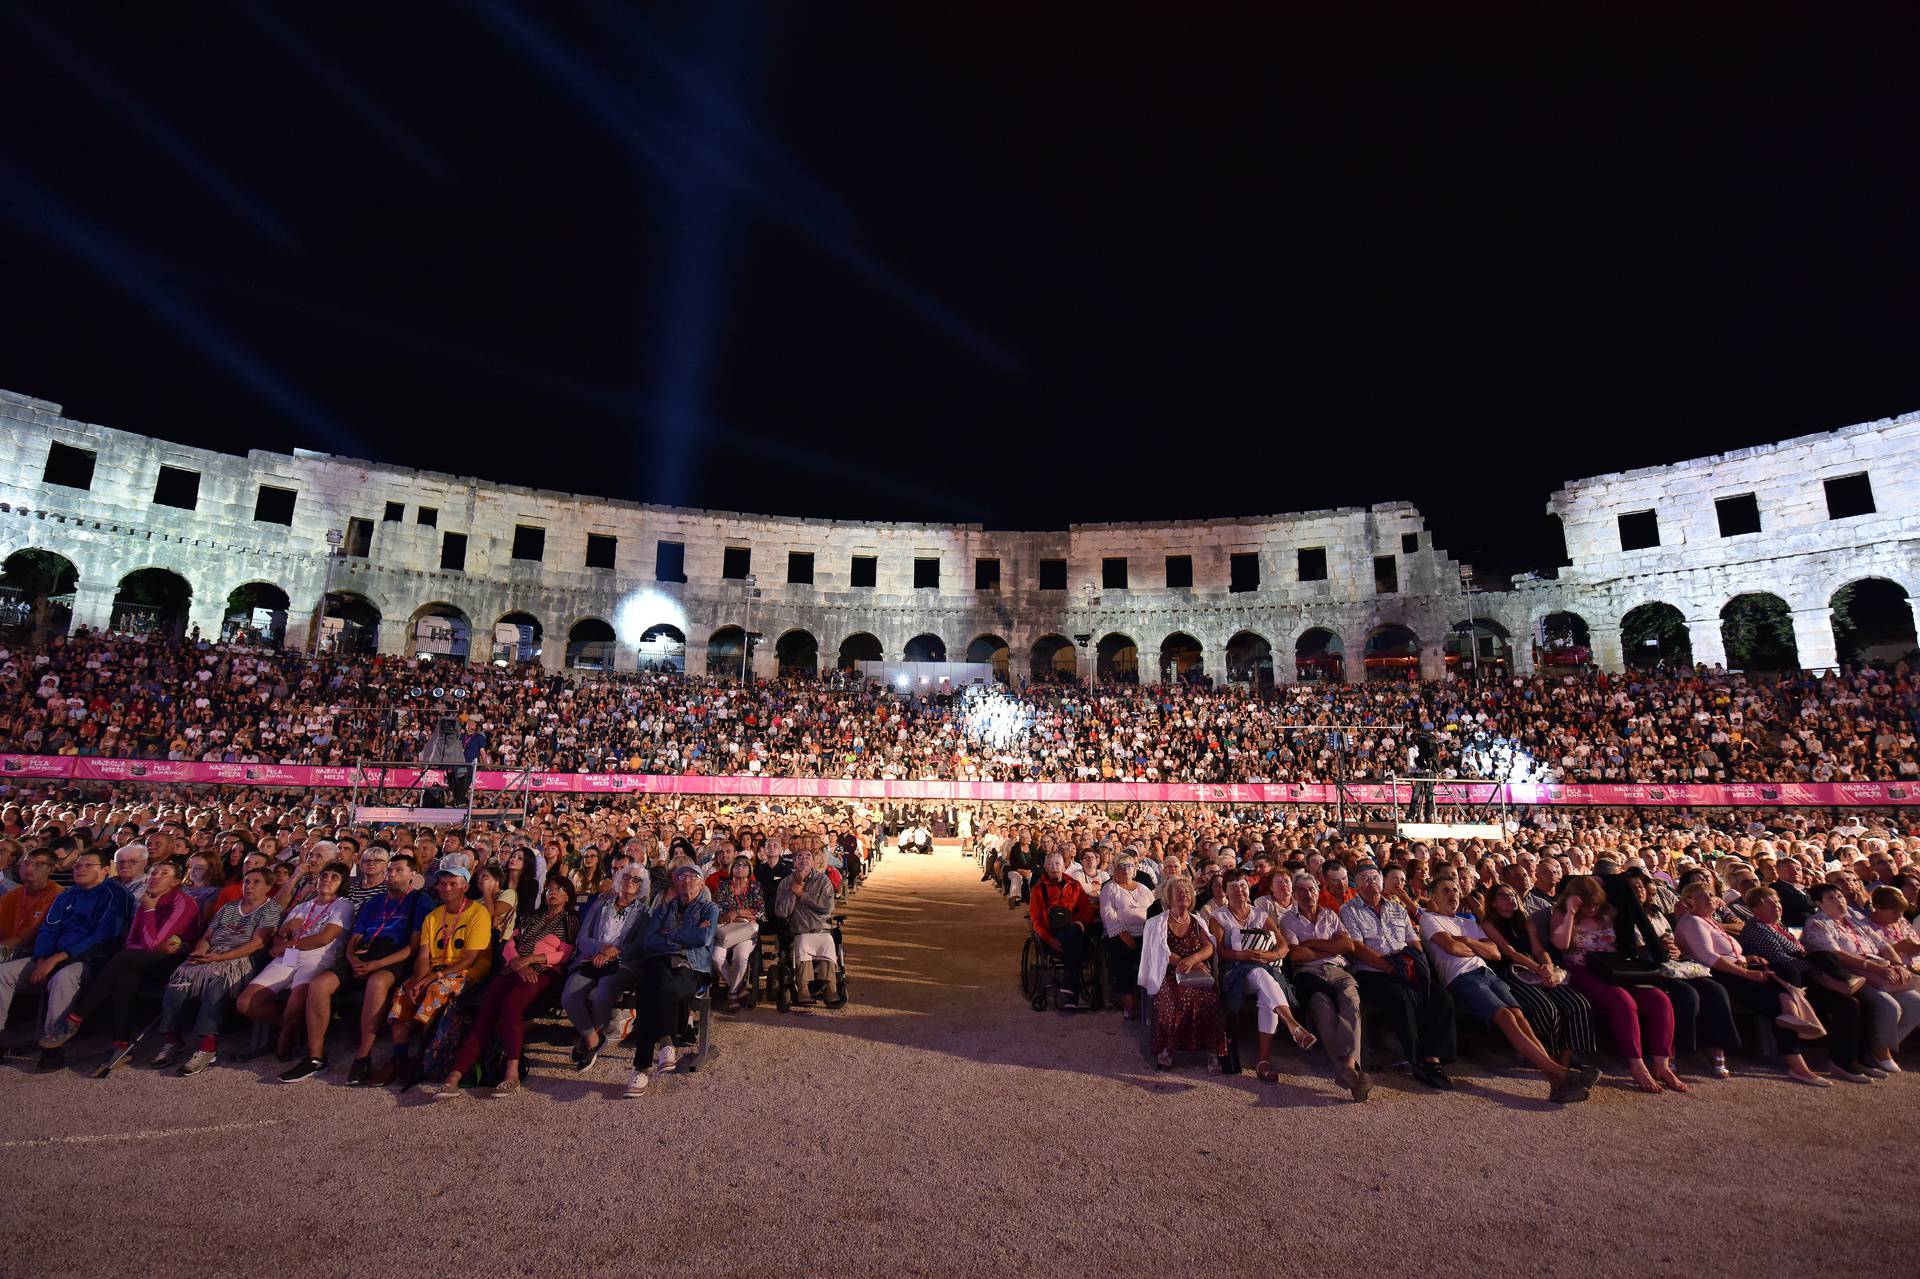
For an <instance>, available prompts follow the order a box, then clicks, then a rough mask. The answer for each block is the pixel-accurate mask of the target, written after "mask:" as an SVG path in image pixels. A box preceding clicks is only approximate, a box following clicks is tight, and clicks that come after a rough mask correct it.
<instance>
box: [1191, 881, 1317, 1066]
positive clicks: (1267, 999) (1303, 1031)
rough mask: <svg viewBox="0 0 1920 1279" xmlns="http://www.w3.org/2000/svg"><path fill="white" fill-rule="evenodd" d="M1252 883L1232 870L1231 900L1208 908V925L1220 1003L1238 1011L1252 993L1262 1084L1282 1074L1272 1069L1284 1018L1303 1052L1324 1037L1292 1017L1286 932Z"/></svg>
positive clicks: (1229, 888) (1227, 894)
mask: <svg viewBox="0 0 1920 1279" xmlns="http://www.w3.org/2000/svg"><path fill="white" fill-rule="evenodd" d="M1248 884H1249V880H1248V878H1247V875H1246V873H1245V872H1244V871H1237V870H1236V871H1229V872H1228V873H1227V878H1226V894H1225V895H1226V900H1225V901H1222V902H1219V903H1217V904H1215V905H1214V906H1212V907H1211V908H1209V909H1208V911H1207V926H1208V927H1209V928H1210V929H1212V931H1213V940H1214V944H1215V945H1216V946H1218V947H1219V948H1220V958H1221V961H1222V963H1223V964H1224V968H1223V970H1222V972H1221V976H1220V1000H1221V1003H1222V1004H1224V1005H1225V1007H1226V1010H1227V1012H1229V1013H1237V1012H1239V1011H1240V1007H1241V1005H1242V1003H1243V1002H1244V1001H1245V1000H1246V997H1247V996H1248V995H1249V994H1251V995H1252V996H1253V999H1254V1022H1253V1028H1254V1030H1255V1032H1256V1033H1257V1034H1258V1035H1259V1037H1260V1059H1259V1061H1258V1062H1257V1063H1256V1064H1255V1066H1254V1073H1255V1074H1257V1075H1258V1076H1260V1079H1261V1081H1262V1082H1263V1083H1272V1082H1273V1081H1274V1080H1276V1079H1277V1078H1279V1076H1278V1074H1277V1073H1276V1072H1275V1071H1274V1069H1273V1034H1274V1032H1275V1031H1276V1030H1278V1029H1279V1028H1280V1023H1281V1022H1285V1023H1286V1024H1287V1033H1288V1034H1289V1035H1291V1036H1293V1042H1294V1043H1296V1044H1298V1045H1299V1046H1300V1047H1301V1048H1302V1049H1303V1050H1304V1049H1308V1048H1312V1047H1313V1046H1314V1044H1316V1043H1317V1042H1319V1041H1318V1040H1317V1039H1315V1038H1314V1035H1313V1032H1312V1031H1310V1030H1308V1029H1307V1028H1306V1027H1305V1026H1302V1025H1301V1024H1300V1023H1299V1021H1298V1020H1297V1019H1295V1017H1294V1015H1293V987H1292V985H1291V984H1290V983H1289V982H1288V981H1287V979H1286V978H1285V977H1283V976H1282V975H1281V973H1280V961H1281V960H1283V959H1285V958H1286V957H1287V949H1288V947H1287V939H1286V936H1285V934H1283V933H1282V932H1281V931H1280V925H1279V921H1278V919H1277V918H1276V917H1275V916H1273V915H1272V914H1270V913H1268V909H1267V907H1265V906H1261V905H1256V904H1255V903H1254V902H1253V901H1252V900H1251V898H1250V893H1249V887H1248ZM1262 900H1265V899H1264V898H1263V899H1262Z"/></svg>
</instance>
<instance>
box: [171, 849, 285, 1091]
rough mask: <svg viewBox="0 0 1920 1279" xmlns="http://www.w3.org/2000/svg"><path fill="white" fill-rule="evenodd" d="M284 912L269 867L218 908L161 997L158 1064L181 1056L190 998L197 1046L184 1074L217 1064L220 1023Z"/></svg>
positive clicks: (243, 881) (255, 871)
mask: <svg viewBox="0 0 1920 1279" xmlns="http://www.w3.org/2000/svg"><path fill="white" fill-rule="evenodd" d="M280 913H281V912H280V903H279V902H276V901H274V900H273V898H272V896H271V895H270V893H269V892H268V884H267V873H266V871H264V870H262V869H260V868H259V867H257V866H256V867H253V868H252V869H250V870H247V871H245V872H244V873H243V874H242V875H241V877H240V899H239V900H238V901H232V902H228V903H227V904H226V905H224V906H222V907H221V908H220V909H219V910H217V911H215V912H214V913H213V922H212V923H210V924H208V925H207V929H206V931H205V932H204V933H202V934H201V936H200V940H199V942H198V943H197V944H195V946H194V948H193V952H192V953H191V954H189V955H188V956H187V957H186V959H185V960H184V961H183V962H182V963H181V965H180V966H179V967H178V968H176V969H174V970H173V972H172V973H171V974H170V975H169V976H168V977H167V988H166V990H165V991H163V992H162V993H161V996H160V1031H161V1044H160V1051H159V1052H157V1053H155V1054H154V1056H153V1062H152V1064H153V1065H155V1066H167V1065H171V1064H172V1063H173V1062H174V1060H175V1059H176V1058H178V1057H179V1055H180V1052H181V1049H182V1045H183V1040H182V1038H181V1034H180V1023H181V1022H182V1021H183V1020H184V1019H185V1017H186V1010H187V1004H188V1003H189V1002H190V1001H195V1002H197V1003H198V1005H199V1011H198V1013H197V1014H196V1016H195V1019H194V1026H193V1033H194V1050H193V1053H192V1054H191V1055H190V1056H189V1057H188V1058H187V1060H186V1061H185V1062H184V1063H183V1064H182V1065H181V1067H180V1073H181V1074H182V1075H197V1074H199V1073H200V1072H201V1071H203V1070H205V1069H206V1068H207V1067H208V1066H211V1065H213V1063H214V1055H215V1050H216V1047H217V1044H218V1040H217V1039H216V1038H215V1037H216V1036H217V1035H218V1034H219V1033H220V1023H221V1022H222V1021H223V1020H225V1018H226V1015H227V1013H228V1011H229V1010H230V1009H231V1008H232V1007H233V1001H234V998H235V997H236V996H237V995H238V994H239V993H240V992H241V991H242V990H244V989H246V986H247V983H248V982H250V981H251V980H253V975H254V972H255V971H256V968H257V964H256V962H255V961H256V960H257V959H258V958H259V957H260V956H261V955H262V954H264V953H265V951H266V950H267V947H268V946H269V945H270V944H271V943H272V941H273V936H274V930H275V929H276V928H277V927H278V926H279V924H280Z"/></svg>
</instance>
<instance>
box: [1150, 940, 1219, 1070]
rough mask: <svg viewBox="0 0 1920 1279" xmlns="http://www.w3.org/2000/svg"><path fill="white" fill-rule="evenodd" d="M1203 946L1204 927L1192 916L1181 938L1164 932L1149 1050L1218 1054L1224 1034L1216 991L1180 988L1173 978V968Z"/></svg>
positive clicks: (1205, 988)
mask: <svg viewBox="0 0 1920 1279" xmlns="http://www.w3.org/2000/svg"><path fill="white" fill-rule="evenodd" d="M1206 944H1207V926H1206V925H1205V924H1203V923H1201V922H1200V917H1199V916H1198V915H1195V916H1193V917H1192V922H1190V923H1189V924H1188V925H1187V935H1186V936H1185V937H1180V936H1176V935H1175V934H1174V931H1173V929H1172V928H1171V927H1169V928H1168V929H1167V951H1168V954H1169V956H1170V958H1169V959H1168V961H1167V977H1166V980H1165V981H1164V982H1162V983H1161V985H1160V993H1159V994H1157V995H1155V996H1154V997H1153V1051H1154V1053H1155V1054H1156V1055H1158V1054H1160V1053H1163V1052H1167V1051H1173V1052H1208V1053H1211V1052H1218V1051H1219V1050H1220V1039H1221V1037H1222V1036H1223V1035H1224V1034H1225V1033H1226V1021H1225V1019H1224V1018H1223V1017H1222V1016H1221V1013H1220V992H1219V990H1218V989H1216V988H1215V987H1213V986H1211V985H1207V986H1182V985H1181V984H1180V983H1179V982H1177V981H1175V980H1174V979H1173V969H1174V965H1175V964H1177V963H1179V961H1181V960H1183V959H1185V958H1186V957H1187V956H1189V955H1191V954H1194V953H1195V952H1197V951H1199V950H1202V949H1204V948H1205V947H1206Z"/></svg>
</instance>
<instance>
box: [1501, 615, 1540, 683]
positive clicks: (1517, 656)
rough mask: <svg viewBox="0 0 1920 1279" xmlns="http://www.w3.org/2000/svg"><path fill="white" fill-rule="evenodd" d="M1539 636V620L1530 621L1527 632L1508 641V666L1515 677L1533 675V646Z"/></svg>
mask: <svg viewBox="0 0 1920 1279" xmlns="http://www.w3.org/2000/svg"><path fill="white" fill-rule="evenodd" d="M1539 634H1540V623H1539V621H1538V619H1529V620H1528V623H1527V629H1526V631H1525V632H1524V633H1523V634H1519V635H1515V636H1513V638H1511V639H1510V640H1508V641H1507V665H1508V666H1509V667H1510V668H1511V669H1512V671H1513V673H1514V674H1515V675H1531V674H1533V645H1534V642H1535V638H1536V637H1537V636H1538V635H1539Z"/></svg>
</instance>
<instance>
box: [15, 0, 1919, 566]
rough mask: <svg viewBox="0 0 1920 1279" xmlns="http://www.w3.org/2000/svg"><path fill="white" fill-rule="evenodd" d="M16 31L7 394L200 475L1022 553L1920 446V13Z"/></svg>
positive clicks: (1433, 507)
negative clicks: (688, 512)
mask: <svg viewBox="0 0 1920 1279" xmlns="http://www.w3.org/2000/svg"><path fill="white" fill-rule="evenodd" d="M267 9H268V7H267V6H251V5H241V4H237V3H236V4H231V5H213V4H203V5H199V6H185V7H180V6H171V5H169V6H159V5H150V6H139V7H138V10H137V11H136V7H134V6H114V7H112V8H111V9H108V8H100V9H90V8H88V7H85V6H76V5H73V4H60V5H58V6H52V5H48V6H38V7H35V6H26V7H20V6H15V7H11V8H9V9H8V11H7V12H6V14H5V16H0V50H4V51H5V52H4V54H0V56H3V57H4V58H5V60H6V63H7V64H8V68H9V69H8V72H7V74H6V75H5V76H4V77H0V80H3V81H4V83H0V190H4V191H5V192H6V196H5V198H4V201H0V235H3V237H4V238H3V239H0V254H4V261H3V262H0V267H4V272H5V274H4V276H0V279H4V281H5V294H6V302H5V305H0V386H5V387H7V388H10V389H14V390H19V391H24V392H27V393H30V394H35V395H39V396H43V397H45V398H48V399H53V400H56V401H59V402H61V403H63V404H65V405H66V406H67V410H68V412H69V413H70V414H72V415H74V416H77V417H81V418H84V419H87V420H92V421H98V422H102V423H105V424H107V425H110V426H116V427H121V428H125V429H128V430H134V431H140V432H144V433H148V434H152V435H158V436H163V437H168V438H171V439H176V440H181V441H185V442H189V443H194V444H202V445H209V446H213V447H219V448H228V449H236V450H243V449H245V448H248V447H264V448H272V449H282V450H284V449H289V448H292V447H295V446H301V447H308V448H316V449H323V450H330V451H335V452H344V453H352V454H356V455H361V456H368V457H374V458H379V459H382V460H386V461H392V462H398V463H402V464H406V465H412V466H427V467H435V468H440V469H451V470H457V471H461V472H463V473H474V474H479V475H482V476H486V477H488V478H493V479H500V480H511V481H519V482H524V483H530V484H537V485H544V486H548V487H553V488H562V489H573V490H578V491H583V492H589V493H596V494H607V495H613V496H622V497H632V498H638V499H643V500H651V501H662V502H675V503H682V504H689V505H701V506H713V507H725V508H731V509H744V510H751V511H766V512H775V513H791V514H809V515H837V516H847V517H865V518H900V519H935V520H980V521H984V522H986V523H987V524H989V525H991V526H995V527H1013V528H1058V527H1064V526H1065V525H1066V524H1068V523H1069V522H1073V521H1084V520H1105V519H1158V518H1172V517H1192V516H1205V515H1223V514H1266V513H1270V512H1277V511H1286V510H1298V509H1311V508H1316V507H1323V506H1333V505H1347V504H1363V503H1367V502H1378V501H1387V500H1392V499H1402V498H1404V499H1407V500H1410V501H1413V502H1414V503H1416V504H1417V505H1419V506H1420V507H1421V508H1422V510H1423V511H1424V512H1425V513H1426V514H1427V516H1428V519H1429V521H1430V523H1431V525H1432V526H1433V527H1434V529H1435V531H1436V533H1437V536H1438V539H1439V541H1440V543H1441V544H1442V545H1443V546H1446V547H1447V548H1449V549H1450V550H1452V551H1454V552H1455V553H1456V554H1460V555H1462V556H1464V557H1468V558H1474V559H1476V560H1478V561H1480V562H1483V563H1488V564H1494V565H1504V566H1510V567H1511V566H1525V565H1528V564H1530V563H1538V562H1540V560H1541V559H1542V558H1544V557H1545V556H1546V555H1547V553H1548V552H1547V550H1546V547H1547V546H1548V545H1549V544H1550V543H1549V542H1548V539H1547V537H1546V530H1545V523H1546V522H1545V521H1544V519H1543V518H1542V517H1541V511H1542V509H1543V506H1544V503H1545V501H1546V499H1547V497H1548V495H1549V494H1550V493H1551V492H1552V490H1553V489H1554V488H1555V487H1556V486H1557V485H1558V484H1560V483H1561V482H1563V481H1564V480H1567V479H1571V478H1575V477H1578V476H1583V475H1590V474H1595V473H1599V472H1603V471H1608V470H1616V469H1621V468H1624V467H1630V466H1640V465H1648V464H1652V463H1657V462H1664V461H1673V460H1678V459H1681V458H1685V457H1689V456H1694V455H1698V454H1701V453H1705V452H1709V451H1714V450H1719V449H1724V448H1731V447H1738V446H1741V445H1746V444H1753V443H1758V442H1762V441H1766V440H1769V439H1776V438H1780V437H1782V436H1785V435H1790V434H1798V433H1803V432H1807V431H1815V430H1825V429H1829V428H1832V427H1836V426H1842V425H1845V424H1848V423H1851V422H1856V421H1861V420H1865V419H1869V418H1874V417H1880V416H1885V415H1888V414H1893V413H1898V412H1902V411H1905V410H1909V409H1914V408H1920V361H1917V360H1916V358H1915V351H1916V341H1917V339H1920V305H1916V299H1917V298H1920V235H1917V234H1916V232H1915V227H1916V213H1917V211H1920V163H1917V162H1916V147H1915V141H1916V124H1917V123H1920V87H1917V86H1920V76H1917V75H1916V74H1915V70H1914V68H1915V67H1916V66H1920V5H1915V4H1913V3H1911V0H1899V2H1897V3H1878V4H1876V3H1863V2H1858V0H1848V2H1847V3H1843V4H1836V3H1832V0H1826V2H1824V3H1817V4H1800V5H1781V4H1764V3H1738V4H1709V3H1690V4H1684V5H1674V4H1670V3H1662V4H1649V5H1634V4H1619V3H1609V4H1604V5H1602V4H1593V5H1584V6H1567V5H1543V4H1539V3H1537V2H1535V3H1527V4H1515V5H1470V4H1458V3H1456V4H1448V5H1434V4H1429V3H1418V4H1381V3H1369V4H1351V3H1325V4H1315V5H1300V4H1280V3H1275V4H1268V5H1232V6H1222V7H1215V6H1210V5H1203V4H1180V5H1166V4H1155V5H1150V6H1138V7H1135V6H1126V5H1115V4H1110V3H1109V4H1102V5H1098V6H1092V5H1088V6H1072V7H1068V6H1055V5H1039V4H1033V3H1031V2H1030V0H1029V2H1028V3H1022V4H1018V5H1005V6H1002V5H986V4H982V3H979V2H978V0H970V2H969V3H966V4H957V5H923V4H901V3H898V2H897V0H889V2H887V3H875V4H859V5H834V6H827V5H813V4H806V5H800V4H790V5H780V6H771V5H769V6H763V7H748V6H731V5H722V4H716V3H711V2H710V0H702V3H700V4H698V5H697V6H696V5H691V4H689V5H685V6H674V7H629V6H623V5H620V4H617V3H614V2H613V0H591V2H586V3H557V2H543V3H541V4H539V5H537V6H534V5H529V6H526V7H525V8H516V7H514V6H511V5H509V4H507V3H505V0H478V2H476V3H466V4H451V3H449V4H440V5H431V4H414V5H380V6H369V7H365V8H358V7H353V6H325V7H323V6H319V5H308V6H300V7H297V8H296V7H291V6H289V7H286V8H285V10H284V12H285V13H286V14H287V16H285V17H281V18H276V19H273V20H270V21H269V20H267V19H264V18H262V17H261V16H260V14H261V13H262V12H263V11H266V10H267Z"/></svg>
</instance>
